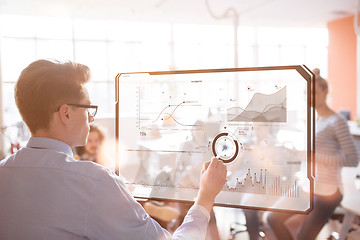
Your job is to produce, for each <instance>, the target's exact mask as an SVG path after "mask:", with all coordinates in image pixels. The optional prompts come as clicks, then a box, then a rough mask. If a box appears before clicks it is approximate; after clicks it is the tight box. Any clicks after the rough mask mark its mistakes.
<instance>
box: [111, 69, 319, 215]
mask: <svg viewBox="0 0 360 240" xmlns="http://www.w3.org/2000/svg"><path fill="white" fill-rule="evenodd" d="M311 84H313V74H312V73H311V72H310V71H309V70H308V69H307V68H306V66H302V65H298V66H278V67H255V68H235V69H234V68H232V69H206V70H178V71H163V72H146V73H144V72H143V73H121V74H118V75H117V77H116V137H117V140H118V141H117V142H118V145H117V147H118V164H117V166H118V169H117V172H118V173H119V174H120V175H121V176H123V177H124V179H125V181H126V184H127V185H128V188H129V189H130V191H131V193H132V194H133V195H134V196H135V197H139V198H147V199H163V200H169V201H189V202H192V201H194V200H195V199H196V196H197V194H198V191H199V186H200V185H199V184H200V174H201V169H202V166H203V164H204V162H206V161H209V160H210V159H211V158H212V157H217V158H219V159H221V160H222V161H223V162H224V163H225V165H226V167H227V170H228V174H227V180H226V183H225V184H224V186H223V188H222V191H221V192H220V193H219V195H218V196H217V197H216V202H215V203H216V204H217V205H220V206H232V207H243V208H253V209H262V210H274V211H292V212H307V211H309V210H310V209H311V207H312V198H313V177H312V173H313V168H312V164H313V162H312V161H311V159H312V152H311V149H313V146H312V144H313V124H314V109H313V108H312V107H311V106H310V102H311V101H310V100H311V97H312V94H311V89H313V88H311Z"/></svg>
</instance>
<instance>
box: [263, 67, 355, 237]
mask: <svg viewBox="0 0 360 240" xmlns="http://www.w3.org/2000/svg"><path fill="white" fill-rule="evenodd" d="M313 72H314V74H315V106H314V103H313V102H312V105H313V106H314V107H315V110H316V112H317V116H318V118H317V120H316V126H315V131H316V133H315V192H314V208H313V210H312V211H311V212H310V213H309V214H308V215H306V216H305V218H304V220H303V222H302V224H301V225H300V228H299V229H298V231H297V234H296V237H297V239H298V240H311V239H315V238H316V236H317V235H318V234H319V232H320V231H321V229H322V228H323V226H324V225H325V224H326V222H327V221H328V220H329V219H330V217H331V215H332V214H333V212H334V210H335V208H336V207H337V206H338V205H339V204H340V202H341V200H342V197H343V196H342V183H341V168H342V167H356V166H357V165H358V162H359V155H358V152H357V149H356V146H355V143H354V140H353V138H352V136H351V134H350V132H349V127H348V125H347V122H346V120H345V119H344V118H343V117H342V116H341V115H340V114H337V113H335V112H334V111H333V110H332V109H331V108H330V107H329V106H328V105H327V103H326V97H327V94H328V91H329V88H328V84H327V82H326V80H325V79H324V78H322V77H321V76H320V70H319V69H314V70H313ZM291 216H292V214H288V213H275V212H273V213H270V214H269V215H268V218H267V221H268V223H269V226H270V227H271V229H272V230H273V232H274V233H275V235H276V237H277V238H278V239H281V240H287V239H292V235H291V234H290V232H289V230H288V229H287V228H286V226H285V224H284V223H285V221H286V220H287V219H288V218H290V217H291Z"/></svg>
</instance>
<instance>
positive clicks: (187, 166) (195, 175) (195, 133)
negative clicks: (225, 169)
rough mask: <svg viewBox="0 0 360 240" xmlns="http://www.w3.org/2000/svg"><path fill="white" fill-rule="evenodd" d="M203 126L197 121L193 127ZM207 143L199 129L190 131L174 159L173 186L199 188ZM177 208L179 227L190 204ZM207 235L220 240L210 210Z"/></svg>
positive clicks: (207, 154) (178, 204)
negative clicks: (188, 137)
mask: <svg viewBox="0 0 360 240" xmlns="http://www.w3.org/2000/svg"><path fill="white" fill-rule="evenodd" d="M204 124H205V122H203V121H201V120H197V121H195V122H194V124H193V125H194V126H203V125H204ZM208 143H209V140H208V138H207V135H206V132H205V131H204V130H201V129H199V127H194V128H193V129H191V138H190V139H189V140H188V141H186V142H184V143H182V145H181V147H180V149H181V150H183V152H181V153H180V154H178V156H177V159H176V163H177V167H176V170H175V185H178V186H181V185H183V186H194V187H199V186H198V182H199V177H200V172H201V166H202V164H203V163H204V161H206V159H209V158H211V152H210V151H208ZM189 152H192V153H189ZM196 152H199V153H196ZM177 207H178V209H179V212H180V215H179V218H178V219H177V225H180V224H181V223H182V222H183V220H184V218H185V216H186V213H187V211H188V210H189V209H190V207H191V203H177ZM208 235H209V236H210V237H211V239H212V240H220V235H219V231H218V228H217V225H216V216H215V212H214V210H211V212H210V221H209V227H208Z"/></svg>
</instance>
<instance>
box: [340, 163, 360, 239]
mask: <svg viewBox="0 0 360 240" xmlns="http://www.w3.org/2000/svg"><path fill="white" fill-rule="evenodd" d="M359 174H360V166H358V167H357V168H351V167H344V168H343V169H342V181H343V186H344V198H343V200H342V201H341V206H342V207H343V208H344V209H345V211H346V213H345V216H344V219H343V224H342V228H341V230H340V239H346V235H347V234H348V232H349V230H350V228H351V224H352V222H353V221H354V218H355V216H357V215H358V216H360V179H359V178H356V176H358V175H359Z"/></svg>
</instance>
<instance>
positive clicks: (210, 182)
mask: <svg viewBox="0 0 360 240" xmlns="http://www.w3.org/2000/svg"><path fill="white" fill-rule="evenodd" d="M226 172H227V170H226V166H225V165H224V163H223V161H221V160H219V159H217V158H212V159H211V161H208V162H205V163H204V165H203V169H202V171H201V178H200V190H199V193H198V197H197V200H196V203H197V204H198V205H201V206H203V207H205V208H206V209H207V210H209V212H210V211H211V208H212V206H213V204H214V200H215V197H216V195H218V193H219V192H220V191H221V189H222V187H223V186H224V184H225V181H226Z"/></svg>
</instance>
